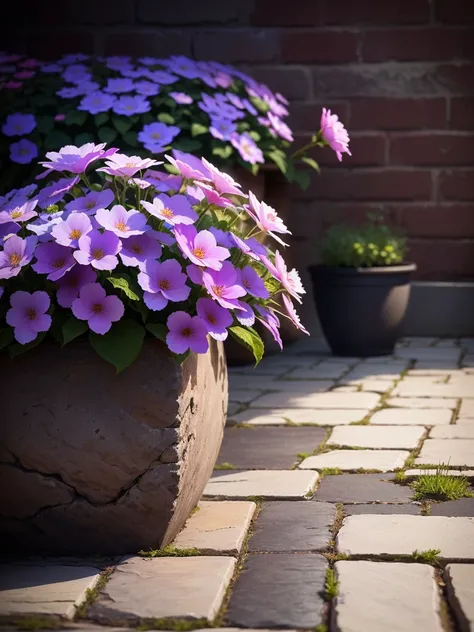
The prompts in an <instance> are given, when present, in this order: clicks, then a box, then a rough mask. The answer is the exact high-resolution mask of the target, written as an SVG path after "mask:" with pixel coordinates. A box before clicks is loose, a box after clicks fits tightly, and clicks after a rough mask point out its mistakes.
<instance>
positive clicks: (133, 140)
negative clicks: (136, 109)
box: [122, 132, 138, 147]
mask: <svg viewBox="0 0 474 632" xmlns="http://www.w3.org/2000/svg"><path fill="white" fill-rule="evenodd" d="M122 138H123V140H124V142H125V143H127V145H130V147H137V146H138V139H137V133H136V132H127V133H126V134H124V135H123V136H122Z"/></svg>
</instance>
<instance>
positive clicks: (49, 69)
mask: <svg viewBox="0 0 474 632" xmlns="http://www.w3.org/2000/svg"><path fill="white" fill-rule="evenodd" d="M41 71H42V72H46V73H54V72H62V71H63V69H62V68H61V66H60V65H59V64H43V65H42V66H41Z"/></svg>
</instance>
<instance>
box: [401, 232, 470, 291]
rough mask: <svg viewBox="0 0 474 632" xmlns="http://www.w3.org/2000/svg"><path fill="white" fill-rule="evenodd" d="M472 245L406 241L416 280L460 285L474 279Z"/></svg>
mask: <svg viewBox="0 0 474 632" xmlns="http://www.w3.org/2000/svg"><path fill="white" fill-rule="evenodd" d="M473 252H474V241H469V240H463V241H455V240H447V239H432V240H431V239H430V240H425V239H409V240H408V257H407V258H408V259H409V260H410V261H414V262H415V263H416V264H417V266H418V269H417V271H416V275H415V278H416V279H423V280H430V281H462V280H466V281H467V280H470V281H472V279H473V278H474V256H473Z"/></svg>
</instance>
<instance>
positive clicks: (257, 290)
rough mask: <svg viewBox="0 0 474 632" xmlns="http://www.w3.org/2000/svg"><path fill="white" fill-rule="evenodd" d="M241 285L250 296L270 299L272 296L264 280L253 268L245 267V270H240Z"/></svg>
mask: <svg viewBox="0 0 474 632" xmlns="http://www.w3.org/2000/svg"><path fill="white" fill-rule="evenodd" d="M239 284H240V285H242V287H244V288H245V289H246V290H247V293H248V294H251V295H252V296H256V297H257V298H268V297H269V296H270V292H269V291H268V290H267V288H266V287H265V283H264V281H263V279H262V278H261V277H260V276H259V275H258V274H257V272H256V271H255V270H254V269H253V268H252V267H251V266H245V268H243V269H242V270H239Z"/></svg>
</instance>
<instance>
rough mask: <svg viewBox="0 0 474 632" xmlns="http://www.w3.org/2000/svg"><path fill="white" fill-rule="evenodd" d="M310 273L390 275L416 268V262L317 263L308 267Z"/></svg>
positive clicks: (411, 270)
mask: <svg viewBox="0 0 474 632" xmlns="http://www.w3.org/2000/svg"><path fill="white" fill-rule="evenodd" d="M308 270H309V272H311V273H320V274H324V275H326V276H361V275H391V274H400V273H407V272H414V271H415V270H416V263H412V262H408V261H407V262H406V263H401V264H398V265H395V266H374V267H371V268H349V267H344V266H327V265H324V264H318V265H313V266H309V267H308Z"/></svg>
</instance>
